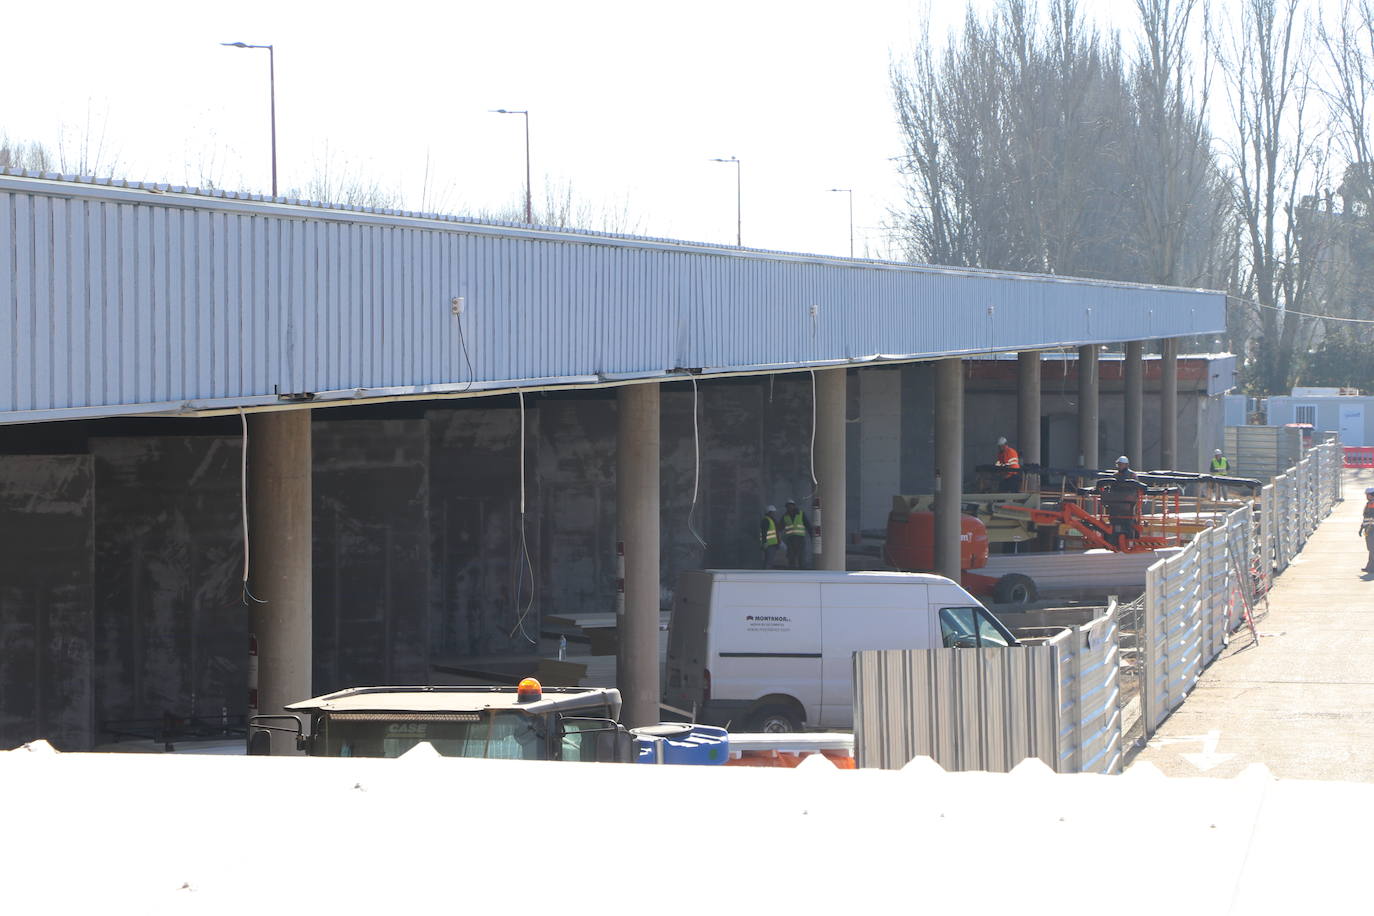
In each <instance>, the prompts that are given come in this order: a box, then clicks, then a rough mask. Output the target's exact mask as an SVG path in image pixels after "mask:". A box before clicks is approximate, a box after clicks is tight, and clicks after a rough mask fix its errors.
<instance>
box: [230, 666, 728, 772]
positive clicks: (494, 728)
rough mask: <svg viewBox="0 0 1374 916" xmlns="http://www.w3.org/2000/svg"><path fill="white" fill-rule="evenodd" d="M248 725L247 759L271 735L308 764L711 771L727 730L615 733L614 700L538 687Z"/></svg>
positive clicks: (614, 693) (378, 702) (379, 693)
mask: <svg viewBox="0 0 1374 916" xmlns="http://www.w3.org/2000/svg"><path fill="white" fill-rule="evenodd" d="M286 708H287V709H288V710H290V714H288V715H279V716H271V715H268V716H253V717H252V718H251V719H249V722H248V731H249V734H248V752H249V753H250V754H268V753H270V735H269V732H272V731H279V732H287V733H289V734H293V735H294V736H295V739H296V748H297V750H302V751H305V752H306V753H307V754H308V755H310V756H312V757H399V756H401V755H402V754H404V753H406V752H407V751H409V750H411V749H412V748H414V747H416V746H417V745H419V744H421V743H427V744H429V745H430V747H432V748H433V749H434V750H435V751H436V752H438V753H439V754H440V755H441V756H444V757H483V758H496V759H504V760H567V761H583V762H599V763H608V762H609V763H632V762H635V761H636V760H638V761H640V762H644V763H714V764H723V763H725V761H726V759H727V758H728V757H729V742H728V737H727V735H726V733H725V730H724V729H720V728H712V727H710V726H702V725H693V724H686V723H662V724H659V725H651V726H646V727H644V728H636V729H627V728H625V726H623V725H621V724H620V721H619V719H620V691H619V690H616V689H614V688H609V687H544V686H542V685H541V684H540V683H539V682H538V681H537V680H535V679H534V678H525V679H524V680H522V681H521V682H520V684H519V685H518V686H515V687H458V686H436V687H354V688H350V689H348V690H340V691H338V692H336V693H331V694H327V695H325V696H320V697H315V698H313V699H309V700H303V701H301V702H299V703H292V704H291V705H289V706H287V707H286Z"/></svg>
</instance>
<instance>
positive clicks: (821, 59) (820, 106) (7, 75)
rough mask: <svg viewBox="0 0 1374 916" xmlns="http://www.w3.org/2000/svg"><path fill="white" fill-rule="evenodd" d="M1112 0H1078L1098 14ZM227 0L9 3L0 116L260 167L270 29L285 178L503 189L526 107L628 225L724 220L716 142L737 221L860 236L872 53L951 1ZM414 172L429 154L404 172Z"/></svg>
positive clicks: (244, 168)
mask: <svg viewBox="0 0 1374 916" xmlns="http://www.w3.org/2000/svg"><path fill="white" fill-rule="evenodd" d="M978 2H979V5H980V6H987V5H989V4H990V2H991V0H978ZM1133 5H1134V4H1133V0H1092V2H1091V3H1084V7H1085V8H1088V9H1089V10H1090V12H1092V13H1093V14H1094V15H1096V16H1098V17H1100V18H1101V19H1102V20H1103V21H1105V22H1107V23H1109V24H1110V23H1113V22H1117V21H1119V22H1123V23H1129V22H1130V21H1131V12H1130V11H1131V10H1132V8H1133ZM934 6H935V7H936V8H935V10H934V11H933V12H931V11H930V4H928V3H927V2H925V0H916V2H899V0H873V2H855V3H853V4H850V5H848V6H841V5H838V4H834V3H820V2H807V0H802V2H798V0H792V2H736V3H730V4H724V3H722V4H710V3H698V4H667V3H651V2H643V0H641V2H637V3H619V2H617V3H573V2H562V3H556V2H548V3H545V2H466V0H459V2H450V3H446V4H439V3H432V4H420V3H411V2H407V0H399V2H391V3H380V2H377V0H371V2H369V3H365V4H364V3H348V2H334V3H310V4H307V3H295V2H287V0H277V2H256V0H248V2H236V3H224V4H199V3H184V2H183V3H175V4H171V3H169V4H162V3H140V2H132V3H123V4H111V3H108V2H106V3H102V4H99V5H97V4H94V3H91V4H87V3H68V4H63V5H61V6H51V5H46V4H43V5H40V4H24V5H23V6H20V5H19V4H17V3H16V4H10V5H9V7H8V8H7V9H6V10H5V12H4V14H3V18H2V19H0V86H4V87H5V89H4V90H3V92H0V131H4V132H5V133H7V134H8V135H9V136H10V138H11V139H12V140H40V141H43V142H46V143H48V144H50V145H53V146H56V145H57V143H58V142H59V141H61V142H62V143H63V145H64V146H65V150H64V152H65V153H66V155H67V156H68V157H69V160H71V159H75V157H76V155H77V152H78V148H79V147H80V146H81V144H82V143H83V142H86V143H88V144H89V146H90V148H91V150H92V151H94V148H95V146H96V144H97V142H99V141H101V140H102V138H103V147H102V148H101V157H102V159H103V161H104V162H106V163H108V162H111V161H113V160H115V159H116V158H117V159H118V163H119V165H118V168H117V171H118V172H119V173H120V174H121V175H124V176H126V177H129V178H133V179H149V180H161V181H170V182H172V183H190V184H198V183H200V182H201V181H202V180H203V179H205V178H209V179H212V180H213V181H214V182H215V183H216V184H217V185H219V186H222V187H227V188H241V187H245V188H250V189H254V190H263V191H265V190H267V189H268V188H269V186H270V159H269V148H270V146H269V133H268V91H267V86H268V83H267V53H266V52H265V51H251V50H240V49H235V48H223V47H220V46H219V42H225V41H245V42H249V43H264V44H265V43H273V44H275V46H276V49H277V51H276V66H277V120H278V163H279V170H280V186H281V189H282V191H283V193H284V192H285V191H286V190H287V189H290V188H292V187H302V186H303V185H304V184H305V182H306V181H307V180H308V179H309V178H310V176H311V174H312V173H314V172H315V171H317V170H319V169H321V168H323V167H325V165H326V163H328V164H329V165H330V167H331V168H332V169H333V170H334V171H335V172H336V173H337V172H338V171H339V170H342V169H347V170H351V171H352V172H354V173H362V174H365V175H366V176H368V177H369V178H370V179H375V180H377V181H379V182H380V183H381V184H382V185H384V186H387V187H391V188H394V189H396V190H398V191H399V192H400V193H401V194H402V195H403V197H404V202H405V204H406V206H408V207H410V208H413V209H419V208H421V207H422V206H423V207H424V208H426V209H440V210H444V211H447V212H452V211H457V210H477V209H480V208H499V207H502V206H509V205H514V204H516V203H518V202H519V201H520V200H521V199H522V195H523V188H524V167H525V163H524V134H523V125H522V119H521V118H519V117H513V116H506V115H499V114H490V113H488V109H493V108H511V109H528V110H529V111H530V131H531V160H532V171H533V173H534V186H535V197H536V206H538V204H537V201H538V200H539V198H540V197H541V196H542V189H543V187H544V185H545V184H546V182H547V181H552V182H553V183H554V184H556V185H560V186H561V185H571V187H572V189H573V192H574V194H575V195H576V197H577V198H578V199H580V200H582V201H586V202H587V203H589V204H590V205H591V206H592V207H593V208H594V209H595V210H596V211H598V212H600V211H602V210H603V209H609V210H611V211H615V212H621V213H624V214H628V217H629V221H630V226H629V228H632V229H633V230H634V231H636V232H638V233H640V234H646V235H654V236H668V237H674V238H685V239H693V240H700V241H708V242H720V243H727V244H733V243H734V241H735V167H734V166H733V165H728V164H720V163H715V162H711V161H710V159H711V158H712V157H723V158H728V157H730V156H738V157H739V159H740V160H741V175H742V185H743V194H742V197H743V206H742V222H743V241H744V244H745V245H747V246H753V247H760V248H771V249H781V250H790V251H808V252H819V253H825V254H838V255H843V254H846V253H847V252H848V250H849V233H848V213H847V202H848V201H847V195H845V194H836V193H828V192H827V191H826V189H827V188H835V187H839V188H853V189H854V195H853V197H854V223H855V250H856V254H858V255H860V256H863V255H864V253H865V250H866V249H867V250H868V251H869V252H871V253H872V254H874V255H875V256H876V255H879V254H881V253H882V251H883V247H884V245H885V239H884V237H883V234H882V233H881V231H880V229H879V228H878V227H879V226H880V225H881V224H882V223H883V222H884V221H885V219H886V214H887V209H888V207H889V206H891V205H892V204H893V203H895V202H897V200H898V199H899V196H900V195H899V185H898V182H897V179H896V174H895V170H894V163H892V162H891V161H890V157H893V156H896V155H898V154H899V153H900V152H901V149H902V146H901V139H900V136H899V134H898V131H897V128H896V126H895V121H894V117H893V113H892V104H891V100H890V92H889V88H888V66H889V61H890V59H891V56H892V55H893V54H896V55H899V56H900V55H902V54H904V53H905V52H906V51H907V50H908V49H909V48H910V47H911V44H912V38H913V36H914V35H916V34H918V33H919V31H920V30H921V29H923V28H925V27H926V25H927V22H928V23H929V27H930V29H931V31H932V34H935V35H943V34H944V33H945V32H946V31H947V30H948V29H949V28H950V27H952V26H954V25H957V24H958V22H959V20H960V19H961V17H962V10H963V4H962V3H957V4H956V3H948V2H946V3H940V2H939V0H935V3H934ZM426 176H427V177H426Z"/></svg>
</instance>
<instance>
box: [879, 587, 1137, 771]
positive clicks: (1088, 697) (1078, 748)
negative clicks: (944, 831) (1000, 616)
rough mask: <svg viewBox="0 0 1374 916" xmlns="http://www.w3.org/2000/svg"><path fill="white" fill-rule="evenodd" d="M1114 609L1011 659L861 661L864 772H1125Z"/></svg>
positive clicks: (904, 653)
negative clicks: (1026, 768)
mask: <svg viewBox="0 0 1374 916" xmlns="http://www.w3.org/2000/svg"><path fill="white" fill-rule="evenodd" d="M1117 634H1118V630H1117V622H1116V614H1115V608H1113V609H1111V610H1109V612H1108V613H1107V614H1106V615H1104V616H1100V617H1098V618H1096V619H1094V620H1092V621H1090V622H1088V623H1086V624H1083V625H1081V626H1077V627H1071V628H1065V629H1063V630H1061V631H1060V632H1059V634H1058V635H1056V636H1054V637H1053V638H1052V639H1050V640H1048V641H1046V642H1044V643H1041V644H1038V645H1029V646H1022V647H1018V648H1013V649H921V650H888V651H872V652H857V653H855V655H854V747H855V756H856V758H857V759H858V763H859V766H860V767H883V768H888V769H895V768H898V767H902V766H905V765H906V764H907V763H908V762H910V761H911V760H912V759H914V758H916V757H930V758H932V759H934V760H935V761H936V762H937V763H939V764H940V765H941V766H942V767H944V768H945V769H948V770H991V771H994V772H1006V771H1008V770H1010V769H1011V768H1013V767H1015V766H1016V765H1017V764H1019V763H1020V762H1021V761H1022V760H1024V759H1026V758H1028V757H1037V758H1039V759H1040V760H1043V761H1044V762H1045V763H1047V764H1049V765H1050V766H1051V767H1053V768H1054V769H1055V770H1057V771H1058V772H1061V773H1079V772H1092V773H1118V772H1120V770H1121V757H1122V750H1121V710H1120V700H1121V689H1120V674H1119V672H1120V651H1119V646H1118V639H1117Z"/></svg>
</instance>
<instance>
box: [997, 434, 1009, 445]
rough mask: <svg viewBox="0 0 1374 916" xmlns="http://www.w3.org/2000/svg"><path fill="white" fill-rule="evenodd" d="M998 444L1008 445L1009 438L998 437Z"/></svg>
mask: <svg viewBox="0 0 1374 916" xmlns="http://www.w3.org/2000/svg"><path fill="white" fill-rule="evenodd" d="M997 444H998V445H1006V444H1007V437H1006V436H998V437H997Z"/></svg>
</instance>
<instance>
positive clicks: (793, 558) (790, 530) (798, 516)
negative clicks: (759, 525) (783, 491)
mask: <svg viewBox="0 0 1374 916" xmlns="http://www.w3.org/2000/svg"><path fill="white" fill-rule="evenodd" d="M810 533H811V522H810V520H809V519H807V517H806V513H805V512H803V511H802V510H800V509H798V508H797V502H796V500H792V499H789V500H788V501H787V506H786V508H784V509H783V512H782V542H783V544H784V545H786V547H787V565H788V566H790V567H791V568H792V569H806V568H807V566H808V565H809V564H808V563H807V562H806V541H807V536H808V535H809V534H810Z"/></svg>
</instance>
